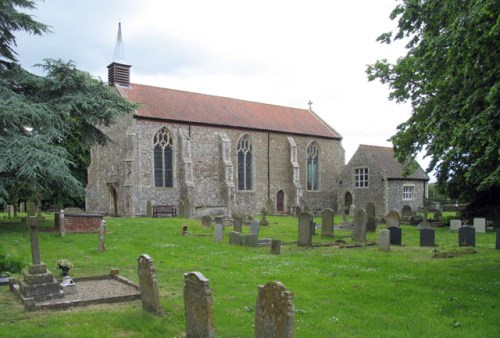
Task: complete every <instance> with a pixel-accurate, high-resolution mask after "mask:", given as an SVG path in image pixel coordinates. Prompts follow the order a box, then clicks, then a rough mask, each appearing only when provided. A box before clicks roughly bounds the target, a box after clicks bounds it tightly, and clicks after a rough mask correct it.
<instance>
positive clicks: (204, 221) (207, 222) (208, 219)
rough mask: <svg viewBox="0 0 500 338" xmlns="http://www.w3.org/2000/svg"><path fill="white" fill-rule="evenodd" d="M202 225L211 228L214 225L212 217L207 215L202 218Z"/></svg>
mask: <svg viewBox="0 0 500 338" xmlns="http://www.w3.org/2000/svg"><path fill="white" fill-rule="evenodd" d="M201 225H202V226H204V227H209V226H211V225H212V217H210V215H205V216H203V217H202V218H201Z"/></svg>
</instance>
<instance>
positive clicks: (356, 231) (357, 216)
mask: <svg viewBox="0 0 500 338" xmlns="http://www.w3.org/2000/svg"><path fill="white" fill-rule="evenodd" d="M366 222H367V216H366V211H365V209H363V208H356V209H354V215H353V217H352V224H353V228H352V239H353V240H354V241H358V242H366Z"/></svg>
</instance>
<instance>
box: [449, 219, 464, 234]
mask: <svg viewBox="0 0 500 338" xmlns="http://www.w3.org/2000/svg"><path fill="white" fill-rule="evenodd" d="M461 226H462V221H461V220H459V219H452V220H451V221H450V230H455V231H458V229H460V227H461Z"/></svg>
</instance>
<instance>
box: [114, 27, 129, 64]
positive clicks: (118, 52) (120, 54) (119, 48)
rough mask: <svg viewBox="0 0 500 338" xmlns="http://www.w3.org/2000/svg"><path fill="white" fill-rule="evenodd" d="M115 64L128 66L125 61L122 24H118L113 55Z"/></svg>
mask: <svg viewBox="0 0 500 338" xmlns="http://www.w3.org/2000/svg"><path fill="white" fill-rule="evenodd" d="M113 62H116V63H122V64H127V62H126V61H125V48H124V46H123V38H122V23H121V22H119V23H118V35H117V36H116V43H115V51H114V53H113Z"/></svg>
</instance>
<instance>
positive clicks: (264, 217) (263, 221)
mask: <svg viewBox="0 0 500 338" xmlns="http://www.w3.org/2000/svg"><path fill="white" fill-rule="evenodd" d="M260 213H261V214H262V218H261V220H260V225H269V221H268V220H267V209H266V208H262V210H261V211H260Z"/></svg>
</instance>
